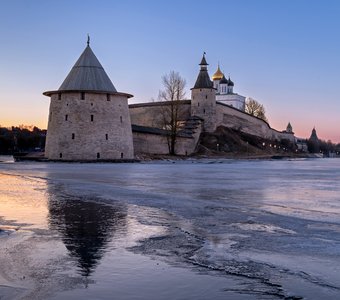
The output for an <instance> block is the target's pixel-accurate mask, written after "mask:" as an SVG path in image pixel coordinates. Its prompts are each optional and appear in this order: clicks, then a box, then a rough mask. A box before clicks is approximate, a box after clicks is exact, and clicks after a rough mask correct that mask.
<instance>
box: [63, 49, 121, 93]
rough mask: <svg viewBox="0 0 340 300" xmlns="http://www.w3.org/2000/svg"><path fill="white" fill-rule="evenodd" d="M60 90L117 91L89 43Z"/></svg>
mask: <svg viewBox="0 0 340 300" xmlns="http://www.w3.org/2000/svg"><path fill="white" fill-rule="evenodd" d="M59 91H98V92H108V93H116V92H117V90H116V88H115V87H114V85H113V84H112V82H111V80H110V78H109V76H107V74H106V72H105V70H104V68H103V67H102V65H101V64H100V62H99V60H98V59H97V57H96V56H95V55H94V53H93V51H92V49H91V48H90V46H89V45H87V47H86V48H85V50H84V51H83V53H82V54H81V55H80V57H79V59H78V60H77V62H76V63H75V65H74V66H73V68H72V69H71V71H70V73H69V74H68V75H67V77H66V79H65V80H64V82H63V83H62V84H61V86H60V88H59Z"/></svg>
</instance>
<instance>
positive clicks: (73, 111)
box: [45, 92, 134, 160]
mask: <svg viewBox="0 0 340 300" xmlns="http://www.w3.org/2000/svg"><path fill="white" fill-rule="evenodd" d="M107 97H108V96H107V94H98V93H85V99H84V100H81V93H80V92H79V93H77V92H67V93H66V92H65V93H62V94H61V99H60V100H59V95H58V94H57V93H56V94H52V96H51V103H50V111H49V119H48V130H47V138H46V147H45V148H46V152H45V156H46V157H47V158H49V159H53V160H58V159H60V160H96V159H99V160H100V159H108V160H109V159H121V158H123V159H132V158H134V150H133V141H132V130H131V121H130V114H129V110H128V105H127V97H126V96H124V95H120V94H111V95H110V96H109V97H110V98H109V100H108V98H107Z"/></svg>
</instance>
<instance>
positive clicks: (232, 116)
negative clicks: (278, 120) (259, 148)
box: [216, 103, 295, 142]
mask: <svg viewBox="0 0 340 300" xmlns="http://www.w3.org/2000/svg"><path fill="white" fill-rule="evenodd" d="M216 122H217V126H220V125H223V126H226V127H229V128H233V129H236V130H240V131H242V132H245V133H248V134H252V135H256V136H259V137H262V138H264V139H270V140H279V141H280V140H282V139H288V140H290V141H291V142H294V141H295V138H294V134H289V133H284V132H279V131H277V130H275V129H272V128H271V127H270V126H269V124H268V123H267V122H265V121H263V120H261V119H259V118H256V117H254V116H251V115H249V114H247V113H244V112H242V111H239V110H237V109H235V108H233V107H230V106H227V105H223V104H221V103H217V105H216Z"/></svg>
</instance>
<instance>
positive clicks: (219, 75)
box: [212, 65, 223, 80]
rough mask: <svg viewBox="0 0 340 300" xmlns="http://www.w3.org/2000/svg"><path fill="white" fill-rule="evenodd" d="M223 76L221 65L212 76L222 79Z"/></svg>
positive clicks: (214, 78) (215, 78)
mask: <svg viewBox="0 0 340 300" xmlns="http://www.w3.org/2000/svg"><path fill="white" fill-rule="evenodd" d="M222 78H223V73H222V72H221V70H220V65H218V67H217V71H216V72H215V74H214V75H213V76H212V80H221V79H222Z"/></svg>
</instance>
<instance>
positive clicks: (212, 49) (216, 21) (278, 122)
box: [0, 0, 340, 142]
mask: <svg viewBox="0 0 340 300" xmlns="http://www.w3.org/2000/svg"><path fill="white" fill-rule="evenodd" d="M339 16H340V1H336V0H334V1H332V0H328V1H322V0H320V1H313V0H290V1H289V0H285V1H280V0H278V1H271V0H258V1H255V0H248V1H247V0H239V1H200V0H195V1H189V0H188V1H184V0H182V1H180V0H173V1H161V0H149V1H129V0H125V1H86V0H72V1H66V0H64V1H62V0H58V1H46V0H32V1H24V0H22V1H18V0H1V1H0V54H1V55H0V105H1V109H0V125H1V126H10V125H19V124H26V125H30V124H34V125H37V126H38V127H40V128H46V127H47V115H48V107H49V98H48V97H45V96H43V95H42V93H43V92H44V91H48V90H56V89H58V88H59V86H60V85H61V83H62V81H63V80H64V79H65V77H66V75H67V74H68V72H69V71H70V69H71V67H72V66H73V64H74V63H75V62H76V60H77V59H78V57H79V56H80V54H81V52H82V51H83V50H84V48H85V46H86V39H87V33H89V34H90V36H91V48H92V49H93V51H94V53H95V54H96V56H97V57H98V59H99V61H100V62H101V63H102V65H103V67H104V69H105V70H106V72H107V74H108V75H109V77H110V78H111V80H112V82H113V84H114V85H115V87H116V89H117V90H118V91H121V92H127V93H131V94H133V95H134V98H132V99H131V100H130V102H129V103H137V102H148V101H151V99H152V98H155V99H156V98H157V95H158V91H159V89H161V88H162V87H161V76H162V75H164V74H166V73H168V72H169V71H171V70H175V71H178V72H179V73H180V74H181V75H182V76H183V77H184V78H185V79H186V81H187V97H188V98H189V97H190V88H191V87H192V86H193V84H194V82H195V80H196V77H197V74H198V70H199V66H198V63H199V62H200V59H201V57H202V53H203V51H205V52H206V53H207V55H206V58H207V61H208V63H209V74H210V75H212V74H213V73H214V72H215V71H216V68H217V64H218V62H220V66H221V69H222V71H223V72H225V74H226V75H229V74H230V77H231V79H232V80H233V81H234V83H235V87H234V91H235V92H236V93H239V94H241V95H244V96H250V97H252V98H254V99H256V100H258V101H259V102H261V103H262V104H263V105H264V107H265V109H266V112H267V117H268V119H269V123H270V125H271V126H272V127H273V128H275V129H277V130H283V129H285V128H286V126H287V123H288V122H291V124H292V126H293V130H294V132H295V133H296V136H298V137H309V136H310V133H311V130H312V128H313V127H314V126H315V128H316V130H317V133H318V136H319V138H321V139H324V140H328V139H331V140H332V141H333V142H340V105H339V104H340V101H339V100H340V99H339V98H340V84H339V79H340V17H339Z"/></svg>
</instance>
